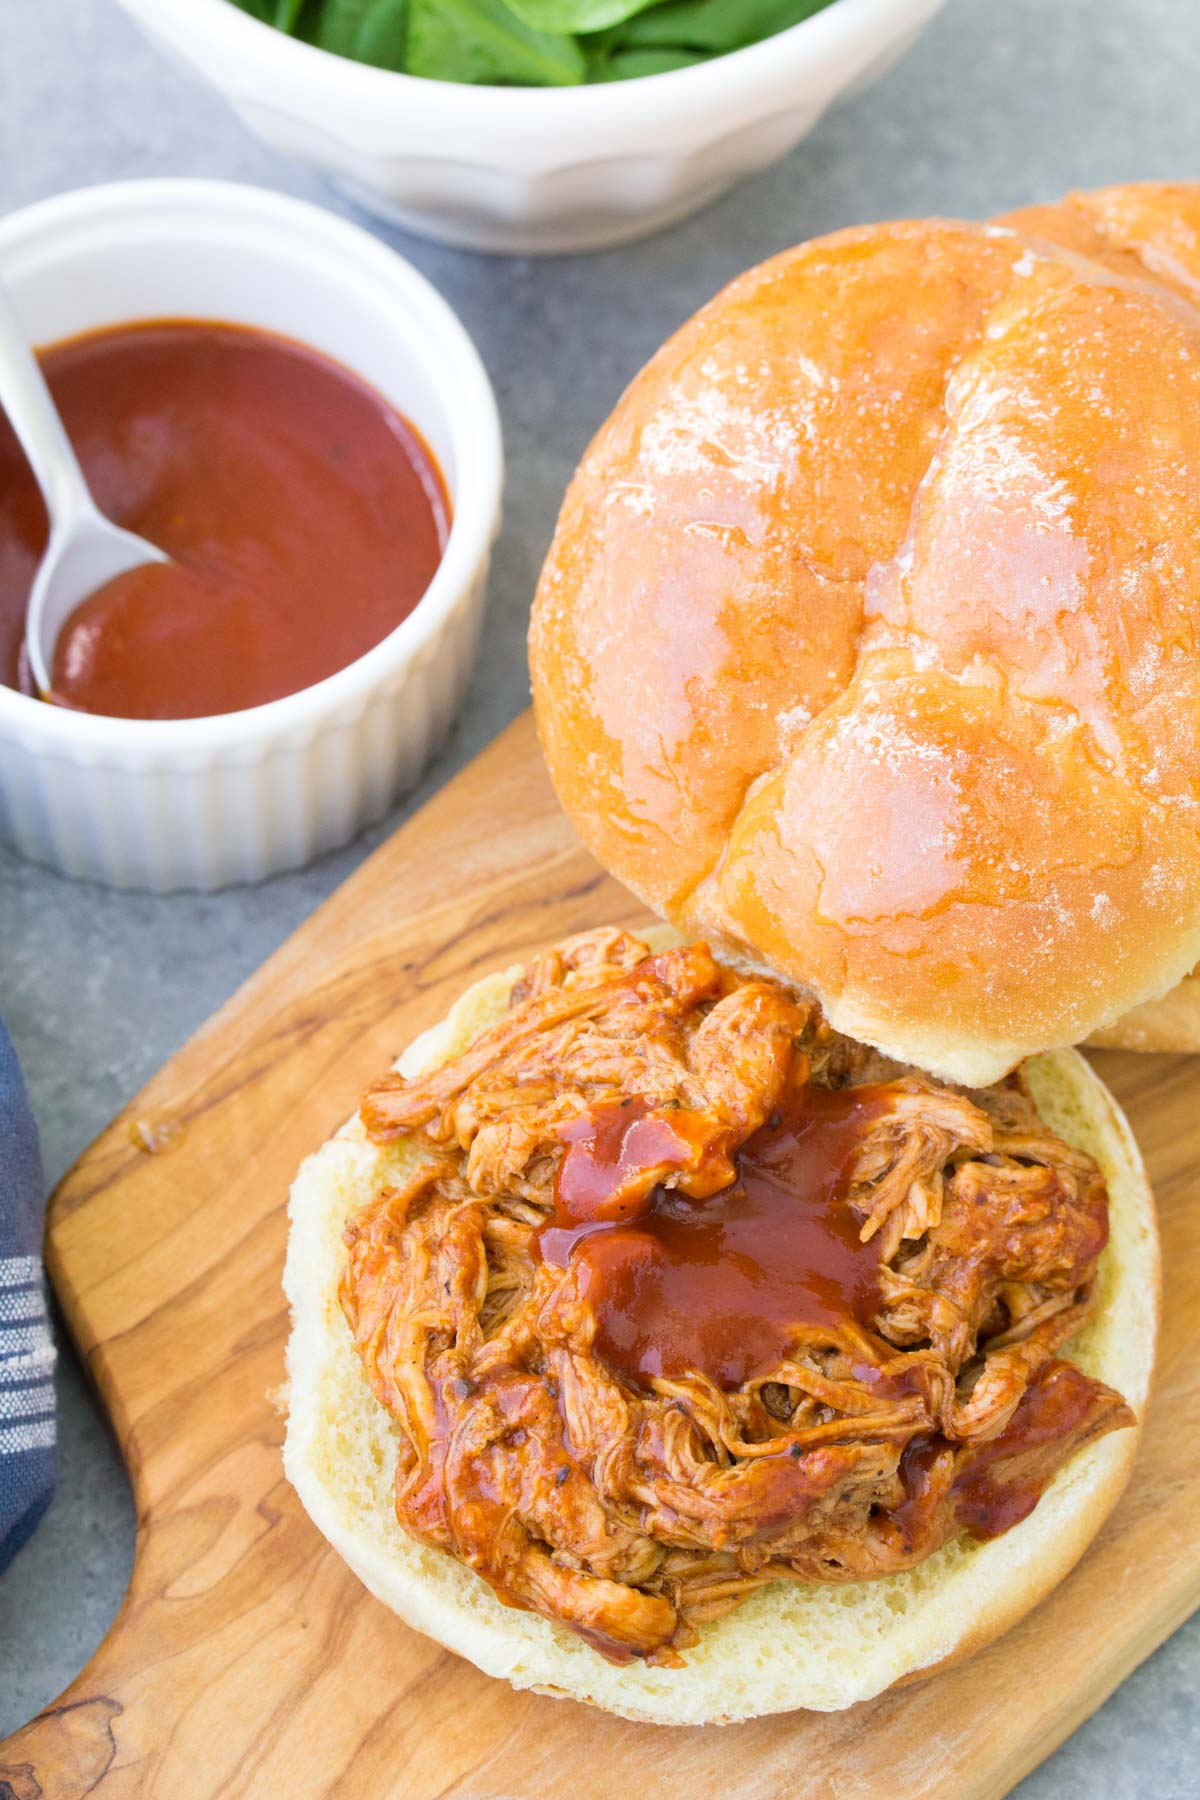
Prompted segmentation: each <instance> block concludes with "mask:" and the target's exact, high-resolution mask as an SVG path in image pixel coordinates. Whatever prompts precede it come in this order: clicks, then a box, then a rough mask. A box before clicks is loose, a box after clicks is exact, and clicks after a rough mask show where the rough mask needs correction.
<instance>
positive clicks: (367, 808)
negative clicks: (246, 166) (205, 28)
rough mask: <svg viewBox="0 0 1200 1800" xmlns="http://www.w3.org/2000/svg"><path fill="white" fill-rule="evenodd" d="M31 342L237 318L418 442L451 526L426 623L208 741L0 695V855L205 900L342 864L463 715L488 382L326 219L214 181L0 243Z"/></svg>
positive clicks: (68, 213)
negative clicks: (0, 850) (231, 888)
mask: <svg viewBox="0 0 1200 1800" xmlns="http://www.w3.org/2000/svg"><path fill="white" fill-rule="evenodd" d="M0 275H2V276H3V279H4V281H5V283H6V284H7V286H8V288H9V291H10V293H11V296H12V299H13V302H14V304H15V307H16V311H17V314H18V317H19V318H20V320H21V322H22V324H23V326H24V328H25V330H26V332H27V333H28V335H29V337H30V340H31V341H32V342H34V343H37V344H46V343H52V342H54V341H55V340H56V339H58V338H63V337H70V336H71V335H72V334H73V333H76V332H80V331H86V330H89V329H92V328H94V327H97V326H102V325H112V324H117V323H120V322H122V321H128V320H136V319H150V318H156V317H158V318H163V317H186V318H196V319H208V318H211V319H228V320H233V321H236V322H238V323H241V324H245V325H258V326H262V327H265V328H266V329H268V330H271V331H276V332H281V333H283V334H284V335H285V336H288V337H293V338H298V339H300V340H302V341H303V342H304V343H306V344H311V345H313V346H314V347H315V348H317V349H319V350H323V351H325V352H326V354H328V355H330V356H332V357H335V358H336V359H337V360H338V361H339V362H341V363H343V364H345V365H346V366H347V367H349V368H351V369H354V370H355V371H357V373H358V374H360V375H361V376H362V377H363V378H364V379H365V380H366V381H368V382H369V383H370V384H371V385H372V386H373V387H374V388H376V389H377V390H378V391H379V392H380V393H381V394H384V395H385V396H386V397H387V398H388V399H389V400H390V401H392V402H393V403H394V405H396V406H397V407H398V408H399V409H400V411H401V412H402V413H404V414H405V415H406V416H407V417H408V418H410V419H411V420H412V421H413V423H414V424H415V425H416V426H417V427H418V428H419V430H420V431H421V433H422V435H423V436H424V437H425V439H426V441H427V442H428V443H429V445H430V447H431V448H432V450H433V452H434V454H435V455H436V457H437V459H438V462H439V464H440V466H441V468H442V471H443V473H444V475H445V478H446V484H447V486H448V488H449V490H450V497H451V503H452V506H453V523H452V526H451V530H450V535H449V539H448V541H447V545H446V552H445V555H444V557H443V559H442V562H441V565H440V567H439V568H438V571H437V573H436V575H435V576H434V579H433V581H432V583H431V584H430V587H429V589H428V591H427V592H426V593H425V595H424V597H423V598H422V599H421V600H420V602H419V603H418V605H417V606H416V608H415V609H414V611H413V612H412V613H410V614H409V616H408V618H406V619H405V620H404V621H403V622H402V623H401V624H400V625H399V626H397V628H396V630H395V631H393V632H392V633H391V635H390V636H389V637H387V638H385V639H384V640H383V642H382V643H381V644H377V645H376V647H375V648H374V649H373V650H371V651H369V652H368V653H367V655H366V656H363V657H360V658H359V660H358V661H357V662H355V663H351V664H350V666H349V667H348V668H345V669H341V670H339V671H338V673H337V674H335V675H331V676H330V677H329V678H328V680H326V681H322V682H318V683H317V685H316V686H315V687H310V688H306V689H304V691H303V692H301V693H299V694H293V695H290V696H289V697H288V698H286V699H283V700H275V701H272V702H271V703H270V705H267V706H257V707H253V708H250V709H248V710H246V711H243V712H237V713H226V714H223V715H221V716H219V717H216V718H210V719H180V720H173V721H163V722H158V721H149V720H141V719H106V718H98V717H95V716H93V715H91V714H87V713H73V712H68V711H66V710H64V709H63V708H61V707H55V706H47V705H45V704H44V703H43V702H42V701H39V700H30V699H28V698H26V697H25V696H24V695H22V694H17V693H14V692H13V691H12V690H11V689H10V688H6V687H3V686H0V836H3V837H4V838H5V839H6V840H7V841H8V842H10V843H11V844H13V845H14V846H15V847H16V848H17V849H18V850H19V851H21V852H22V853H23V854H24V855H26V856H29V857H32V858H34V859H35V860H36V861H38V862H43V863H47V864H48V865H49V866H50V867H51V868H54V869H58V870H60V871H61V872H62V873H63V874H66V875H76V876H86V877H89V878H91V879H94V880H97V881H104V882H108V883H110V884H111V885H113V886H116V887H144V888H153V889H157V890H159V891H165V890H168V889H171V888H179V887H194V888H215V887H221V886H224V885H225V884H226V883H229V882H234V881H257V880H259V879H261V878H262V877H263V876H265V875H270V874H272V873H274V872H275V871H277V870H279V869H287V868H295V867H297V866H298V865H299V864H301V863H303V862H306V861H307V860H308V859H309V858H310V857H312V856H314V855H316V854H317V853H318V852H319V851H322V850H328V849H331V848H333V847H334V846H335V845H337V844H342V843H345V842H346V840H347V839H348V838H350V837H352V836H353V835H354V833H355V832H356V831H358V830H359V828H360V827H361V826H363V825H365V824H366V823H367V822H368V821H370V820H372V819H377V818H379V817H380V816H381V815H382V814H383V813H384V812H385V811H386V809H387V807H388V805H389V803H390V802H391V801H392V800H393V799H394V797H395V795H396V794H397V792H398V791H399V790H400V789H401V788H402V787H403V786H404V785H405V784H408V783H411V782H412V781H413V780H415V778H416V776H417V775H418V774H419V772H420V770H421V768H422V766H423V764H424V763H425V761H426V759H427V758H428V756H429V755H430V752H431V751H432V750H433V749H434V747H435V746H436V744H437V742H438V740H439V739H440V737H441V735H442V733H443V732H444V731H445V729H446V727H447V725H448V724H449V721H450V719H451V717H452V716H453V713H454V711H455V708H456V706H457V704H458V701H459V700H460V698H461V696H462V692H463V689H464V687H465V684H466V680H467V675H468V673H469V670H470V665H471V661H472V656H473V652H474V649H475V644H476V640H477V636H478V629H479V622H480V615H481V612H482V607H483V595H484V585H485V581H486V577H487V569H488V561H489V557H490V553H491V546H492V542H493V540H494V538H495V534H496V531H497V528H498V525H499V517H500V490H501V484H502V469H503V464H502V456H501V446H500V422H499V418H498V415H497V412H496V403H495V399H494V397H493V394H492V389H491V385H490V383H489V381H488V378H487V375H486V374H485V372H484V368H483V365H482V363H481V362H480V360H479V357H478V355H477V353H476V351H475V348H474V346H473V345H472V343H471V341H470V339H469V338H468V336H467V334H466V332H465V331H464V330H463V328H462V326H461V325H460V324H459V322H458V320H457V318H456V317H455V315H454V314H453V312H451V310H450V308H449V307H448V306H447V305H446V303H445V301H444V300H442V299H441V298H440V297H439V295H438V294H437V293H435V291H434V290H433V288H431V287H430V285H429V283H428V282H427V281H426V280H425V279H424V277H423V276H421V275H419V274H417V272H416V270H415V269H413V268H411V267H410V266H409V264H408V263H406V262H404V261H403V259H402V258H400V257H399V256H397V255H395V253H394V252H393V251H391V250H389V249H387V247H386V246H385V245H383V244H381V243H379V242H378V241H377V240H376V239H375V238H373V237H371V236H370V235H369V233H367V232H365V231H362V230H360V229H359V227H358V226H356V225H350V224H348V223H346V221H345V220H342V219H339V218H336V217H334V216H333V215H332V214H329V213H325V212H322V211H321V209H320V208H319V207H315V206H309V205H306V204H304V203H303V202H301V201H297V200H291V199H288V198H286V197H284V196H283V195H280V194H274V193H268V192H266V191H265V190H263V189H259V188H252V187H241V186H238V185H236V184H234V183H231V182H218V181H132V182H121V183H118V184H115V185H112V186H108V187H94V188H87V189H83V190H81V191H80V192H77V193H70V194H64V195H62V196H60V197H59V198H57V199H54V200H46V201H42V202H40V203H39V204H38V205H36V206H30V207H27V208H25V209H24V210H23V211H21V212H17V213H13V214H11V215H10V216H9V217H8V218H6V219H3V220H0Z"/></svg>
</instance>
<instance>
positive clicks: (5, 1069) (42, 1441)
mask: <svg viewBox="0 0 1200 1800" xmlns="http://www.w3.org/2000/svg"><path fill="white" fill-rule="evenodd" d="M45 1200H46V1193H45V1186H44V1183H43V1180H42V1159H41V1156H40V1155H39V1153H38V1140H37V1128H36V1127H35V1125H34V1122H33V1114H32V1113H31V1112H30V1110H29V1101H28V1099H27V1098H26V1094H25V1085H24V1083H23V1082H22V1080H21V1071H20V1069H19V1068H18V1067H17V1059H16V1055H15V1053H14V1051H13V1047H12V1045H11V1043H10V1042H9V1039H8V1034H7V1033H6V1031H5V1030H4V1027H3V1026H2V1025H0V1571H2V1570H3V1569H5V1568H6V1567H7V1565H8V1564H9V1563H10V1562H11V1561H12V1558H13V1557H14V1556H15V1555H16V1553H17V1551H18V1550H19V1549H20V1548H21V1545H22V1544H23V1543H24V1542H25V1540H26V1538H27V1537H28V1536H29V1534H30V1532H31V1531H32V1530H33V1528H34V1526H35V1525H36V1524H37V1522H38V1520H39V1519H40V1518H41V1516H42V1514H43V1513H44V1512H45V1510H46V1508H47V1506H48V1505H49V1503H50V1496H51V1494H52V1493H53V1492H54V1382H53V1379H52V1377H53V1373H54V1340H53V1338H52V1337H51V1335H50V1321H49V1319H48V1318H47V1316H46V1295H45V1289H44V1286H43V1283H42V1218H43V1213H44V1210H45Z"/></svg>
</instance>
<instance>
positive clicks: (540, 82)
mask: <svg viewBox="0 0 1200 1800" xmlns="http://www.w3.org/2000/svg"><path fill="white" fill-rule="evenodd" d="M407 66H408V72H409V74H410V75H423V76H425V77H426V79H428V80H430V81H475V82H483V83H486V84H487V85H488V86H492V87H495V86H513V87H572V86H575V85H577V84H578V83H579V82H582V81H583V80H585V79H586V76H587V64H586V62H585V60H584V55H583V51H582V50H581V49H580V47H579V45H578V44H577V43H576V41H575V39H574V38H573V37H563V36H561V35H555V34H554V33H551V32H546V31H534V30H533V29H532V28H531V27H530V26H528V25H526V24H525V23H524V22H523V21H522V20H520V19H518V18H517V16H516V14H515V13H514V12H512V11H511V10H510V9H509V8H508V7H507V6H506V5H505V4H504V0H409V8H408V64H407Z"/></svg>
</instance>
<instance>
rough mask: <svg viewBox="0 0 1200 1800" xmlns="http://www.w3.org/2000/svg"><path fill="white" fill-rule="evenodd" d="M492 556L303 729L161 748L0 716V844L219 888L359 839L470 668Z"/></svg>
mask: <svg viewBox="0 0 1200 1800" xmlns="http://www.w3.org/2000/svg"><path fill="white" fill-rule="evenodd" d="M486 582H487V558H485V559H484V560H483V562H482V563H481V565H480V567H479V568H478V570H477V573H476V575H475V578H474V580H473V581H472V582H471V583H469V584H468V585H465V586H464V588H463V590H462V592H461V595H460V597H459V599H458V601H457V603H456V605H455V606H454V607H453V608H452V609H451V610H449V611H448V612H447V613H446V615H445V617H444V618H443V620H442V621H441V624H440V626H439V629H438V630H437V631H436V632H434V633H431V634H430V636H429V637H428V639H427V640H426V641H425V642H424V643H423V644H422V645H421V647H420V649H419V650H418V651H417V652H416V653H415V654H414V655H413V657H412V658H411V660H409V661H408V662H406V663H405V664H403V665H402V666H400V667H397V668H395V669H393V670H392V671H391V672H390V673H388V674H387V675H384V676H382V677H381V678H380V680H379V681H378V683H377V684H376V685H375V686H374V687H373V688H371V689H369V690H368V691H367V692H366V693H365V694H361V695H359V696H358V697H357V698H356V699H355V700H354V701H352V702H346V703H343V704H342V705H341V706H340V707H338V708H336V709H331V710H330V711H329V712H328V713H327V714H324V715H321V714H318V715H317V716H315V717H314V718H313V719H311V720H310V721H309V722H307V723H305V724H304V725H302V726H297V725H296V724H292V725H287V724H286V723H281V725H280V726H279V728H278V729H277V730H276V731H274V732H271V731H270V730H269V729H267V730H264V729H262V728H261V726H260V727H259V728H258V729H256V731H255V733H254V734H253V735H252V737H250V738H248V740H247V742H246V743H245V744H244V745H240V746H230V747H228V748H219V747H218V748H213V749H210V750H194V751H188V752H180V753H178V754H164V753H163V751H162V750H161V749H159V750H156V751H154V752H153V753H151V752H145V753H139V752H138V751H137V749H136V747H130V748H123V749H121V750H120V751H114V750H112V749H105V750H100V749H97V750H92V749H90V748H89V749H87V750H84V749H82V748H79V747H76V746H74V745H71V744H64V743H63V742H62V741H61V737H60V736H59V734H58V733H57V732H56V731H55V729H54V727H55V725H56V723H57V719H60V718H61V714H57V718H56V712H57V709H55V708H53V707H49V706H47V707H42V706H37V705H34V704H32V703H31V704H30V705H29V707H28V708H23V709H22V712H23V714H24V717H23V718H22V719H21V721H20V722H17V721H15V720H12V719H9V718H0V837H3V839H4V840H5V841H6V842H8V843H10V844H11V845H12V846H13V847H14V848H15V849H16V850H18V851H19V852H20V853H21V854H22V855H24V856H27V857H30V858H31V859H32V860H33V861H35V862H39V863H44V864H45V865H46V866H47V867H49V868H52V869H56V870H58V871H59V872H60V873H61V874H64V875H71V876H76V877H79V878H83V879H88V880H93V881H101V882H104V883H106V884H107V885H108V886H111V887H119V888H146V889H150V890H152V891H154V892H157V893H168V892H170V891H171V890H173V889H176V888H200V889H212V888H220V887H226V886H228V885H230V884H231V883H234V882H242V881H259V880H262V879H263V877H265V876H267V875H273V874H276V873H278V872H279V871H280V870H283V869H294V868H298V867H300V866H301V864H303V863H306V862H308V861H310V860H311V859H312V858H313V857H314V856H317V855H319V854H320V853H321V852H322V851H325V850H333V849H336V848H337V847H338V845H340V844H344V843H346V842H348V840H349V839H350V838H352V837H353V836H354V835H355V834H356V833H357V832H358V831H360V830H361V829H362V828H363V827H364V826H365V825H368V824H370V823H372V822H373V821H374V820H377V819H379V818H381V817H382V816H383V815H384V813H386V812H387V810H388V808H389V807H390V806H391V804H392V803H393V801H394V800H395V799H396V797H397V796H398V795H399V794H401V793H402V792H403V791H404V790H405V789H406V788H408V787H410V786H411V785H412V784H413V782H415V781H416V779H417V778H418V776H419V775H420V773H421V771H422V770H423V769H424V767H425V765H426V764H427V762H428V761H429V758H430V757H431V755H432V754H433V752H434V751H435V750H436V749H437V747H438V745H439V744H440V743H441V741H442V739H443V738H444V736H445V734H446V731H447V730H448V728H449V725H450V722H451V720H452V719H453V717H454V714H455V712H456V711H457V708H458V705H459V702H460V701H461V699H462V696H463V692H464V690H465V688H466V684H467V681H468V679H469V676H470V671H471V665H472V661H473V659H474V654H475V648H476V644H477V641H478V637H479V627H480V621H481V617H482V612H483V600H484V593H485V588H486Z"/></svg>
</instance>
